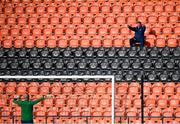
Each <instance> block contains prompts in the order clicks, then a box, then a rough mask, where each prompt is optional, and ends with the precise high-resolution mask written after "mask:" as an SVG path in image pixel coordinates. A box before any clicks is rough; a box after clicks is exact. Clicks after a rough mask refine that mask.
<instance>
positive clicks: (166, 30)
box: [162, 27, 172, 34]
mask: <svg viewBox="0 0 180 124" xmlns="http://www.w3.org/2000/svg"><path fill="white" fill-rule="evenodd" d="M162 32H163V34H172V28H170V27H167V28H163V30H162Z"/></svg>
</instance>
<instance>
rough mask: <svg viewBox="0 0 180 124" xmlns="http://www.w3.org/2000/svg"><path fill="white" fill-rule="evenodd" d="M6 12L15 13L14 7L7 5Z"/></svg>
mask: <svg viewBox="0 0 180 124" xmlns="http://www.w3.org/2000/svg"><path fill="white" fill-rule="evenodd" d="M4 12H5V14H11V13H13V8H12V7H10V6H9V7H8V6H7V7H5V9H4Z"/></svg>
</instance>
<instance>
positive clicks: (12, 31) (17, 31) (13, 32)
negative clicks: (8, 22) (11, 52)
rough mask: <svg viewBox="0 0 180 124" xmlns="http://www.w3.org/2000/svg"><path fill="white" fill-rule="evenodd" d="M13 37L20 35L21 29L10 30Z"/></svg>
mask: <svg viewBox="0 0 180 124" xmlns="http://www.w3.org/2000/svg"><path fill="white" fill-rule="evenodd" d="M10 32H11V36H18V35H19V29H17V28H14V29H11V30H10Z"/></svg>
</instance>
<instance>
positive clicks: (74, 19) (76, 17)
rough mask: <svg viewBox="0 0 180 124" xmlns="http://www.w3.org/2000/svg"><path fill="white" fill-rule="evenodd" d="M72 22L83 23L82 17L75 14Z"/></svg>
mask: <svg viewBox="0 0 180 124" xmlns="http://www.w3.org/2000/svg"><path fill="white" fill-rule="evenodd" d="M72 23H73V24H81V18H80V17H78V16H75V17H73V18H72Z"/></svg>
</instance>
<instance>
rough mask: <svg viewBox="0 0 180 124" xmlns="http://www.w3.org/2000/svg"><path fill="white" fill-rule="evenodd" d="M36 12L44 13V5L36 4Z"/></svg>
mask: <svg viewBox="0 0 180 124" xmlns="http://www.w3.org/2000/svg"><path fill="white" fill-rule="evenodd" d="M36 13H37V14H43V13H45V7H44V6H38V7H36Z"/></svg>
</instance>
